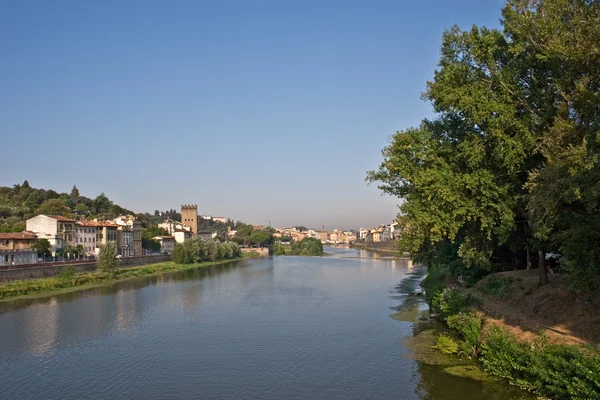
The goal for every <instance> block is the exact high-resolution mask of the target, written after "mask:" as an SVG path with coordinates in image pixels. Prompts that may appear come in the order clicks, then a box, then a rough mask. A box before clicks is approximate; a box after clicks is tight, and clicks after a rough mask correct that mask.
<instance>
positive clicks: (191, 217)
mask: <svg viewBox="0 0 600 400" xmlns="http://www.w3.org/2000/svg"><path fill="white" fill-rule="evenodd" d="M181 223H182V224H184V225H187V226H189V227H191V228H192V236H193V237H196V236H197V235H198V206H197V205H196V204H183V205H182V206H181Z"/></svg>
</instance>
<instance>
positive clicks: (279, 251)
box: [273, 243, 285, 256]
mask: <svg viewBox="0 0 600 400" xmlns="http://www.w3.org/2000/svg"><path fill="white" fill-rule="evenodd" d="M273 254H274V255H276V256H285V247H283V245H282V244H281V243H275V245H274V246H273Z"/></svg>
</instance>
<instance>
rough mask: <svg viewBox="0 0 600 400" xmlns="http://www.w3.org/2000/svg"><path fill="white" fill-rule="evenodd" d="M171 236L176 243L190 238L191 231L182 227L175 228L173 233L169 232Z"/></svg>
mask: <svg viewBox="0 0 600 400" xmlns="http://www.w3.org/2000/svg"><path fill="white" fill-rule="evenodd" d="M171 236H173V237H174V238H175V241H176V242H177V243H183V242H185V241H186V240H189V239H191V238H192V232H190V231H186V230H183V229H175V230H174V231H173V233H171Z"/></svg>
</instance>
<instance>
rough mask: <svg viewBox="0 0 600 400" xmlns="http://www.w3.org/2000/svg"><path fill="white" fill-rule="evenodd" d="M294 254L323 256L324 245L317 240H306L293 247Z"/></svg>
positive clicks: (296, 243)
mask: <svg viewBox="0 0 600 400" xmlns="http://www.w3.org/2000/svg"><path fill="white" fill-rule="evenodd" d="M292 253H293V254H294V255H298V256H322V255H323V243H321V241H320V240H319V239H316V238H304V239H302V240H301V241H299V242H295V243H294V244H293V245H292Z"/></svg>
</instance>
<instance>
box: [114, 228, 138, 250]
mask: <svg viewBox="0 0 600 400" xmlns="http://www.w3.org/2000/svg"><path fill="white" fill-rule="evenodd" d="M117 252H118V253H119V254H120V255H121V257H133V253H134V251H133V229H132V227H131V225H125V226H118V227H117Z"/></svg>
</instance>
